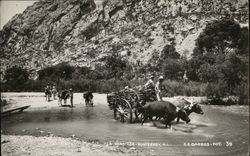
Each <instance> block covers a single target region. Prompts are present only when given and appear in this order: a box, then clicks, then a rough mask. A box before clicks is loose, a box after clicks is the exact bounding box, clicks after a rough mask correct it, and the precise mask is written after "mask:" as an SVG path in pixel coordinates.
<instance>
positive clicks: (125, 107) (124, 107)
mask: <svg viewBox="0 0 250 156" xmlns="http://www.w3.org/2000/svg"><path fill="white" fill-rule="evenodd" d="M116 106H117V107H116V108H115V109H114V118H115V119H116V120H119V121H120V122H128V123H131V122H132V119H133V113H132V108H131V105H130V104H129V102H128V101H127V100H125V99H119V100H117V105H116Z"/></svg>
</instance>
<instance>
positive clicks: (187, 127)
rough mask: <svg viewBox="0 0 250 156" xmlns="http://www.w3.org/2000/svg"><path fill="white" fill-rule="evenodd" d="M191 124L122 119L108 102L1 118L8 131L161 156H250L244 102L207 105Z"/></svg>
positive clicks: (9, 132)
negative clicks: (135, 149)
mask: <svg viewBox="0 0 250 156" xmlns="http://www.w3.org/2000/svg"><path fill="white" fill-rule="evenodd" d="M202 109H203V111H204V112H205V114H204V115H198V114H191V115H190V119H191V122H190V123H189V124H185V123H184V122H180V123H179V124H175V122H173V123H172V129H165V128H164V125H163V124H161V123H160V122H155V123H154V124H155V125H154V124H153V123H150V122H147V123H145V124H144V125H143V126H141V125H140V123H133V124H128V123H120V122H118V121H115V120H114V119H113V116H112V111H111V110H109V108H108V106H106V105H103V104H96V105H95V107H85V106H84V105H83V104H77V105H75V107H74V108H73V109H72V108H69V107H51V108H46V107H45V108H30V109H27V110H25V111H24V112H23V113H19V114H15V115H12V116H8V117H5V118H2V119H1V130H2V133H3V134H11V135H17V134H18V135H34V136H44V135H48V134H50V135H51V134H53V135H54V136H62V137H71V136H72V135H73V136H74V137H76V138H79V139H82V140H85V141H90V142H98V143H102V144H110V145H125V146H133V147H134V146H135V147H138V148H141V149H147V150H149V149H150V150H153V151H154V152H155V154H156V155H247V153H248V148H249V145H248V139H249V129H248V128H249V113H248V107H246V106H244V107H241V106H237V107H236V106H228V107H221V106H204V105H203V106H202Z"/></svg>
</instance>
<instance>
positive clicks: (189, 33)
mask: <svg viewBox="0 0 250 156" xmlns="http://www.w3.org/2000/svg"><path fill="white" fill-rule="evenodd" d="M248 14H249V10H248V1H247V0H238V1H233V2H231V1H230V0H223V1H222V0H217V1H216V2H215V1H214V0H206V1H203V0H180V1H178V2H174V1H170V0H152V1H144V0H116V1H113V0H107V1H104V2H103V6H102V7H98V8H97V7H96V4H95V2H94V1H93V0H71V1H67V0H54V1H53V0H41V1H39V2H35V3H34V5H33V6H30V7H28V8H27V9H26V10H25V11H24V12H23V13H22V14H18V15H15V16H14V17H13V18H12V19H11V20H10V21H9V22H8V23H7V24H6V25H5V26H4V28H3V29H2V30H1V31H0V48H1V49H0V51H1V71H4V70H5V69H6V68H8V67H9V66H13V65H19V66H22V67H25V68H27V69H29V70H30V71H31V72H35V71H38V70H40V69H42V68H44V67H47V66H51V65H56V64H58V63H61V62H69V63H70V64H72V65H76V66H91V67H95V65H96V64H102V63H103V60H104V58H105V56H108V55H112V54H114V53H119V54H120V55H121V56H123V58H124V59H127V60H129V62H130V63H131V64H134V65H137V64H147V63H148V62H149V61H150V60H151V59H152V56H154V58H156V59H157V58H158V57H159V56H160V54H161V51H162V50H163V48H164V47H165V46H166V45H174V46H175V48H176V51H177V52H178V53H179V54H181V55H182V56H185V57H187V58H190V57H191V54H192V51H193V49H194V47H195V40H196V38H197V37H198V36H199V34H200V33H201V32H202V30H203V29H204V28H205V26H206V24H207V23H209V22H211V21H213V20H216V19H221V18H225V17H226V18H234V19H235V20H236V21H238V22H239V23H241V24H242V25H248V24H247V23H248V18H249V17H248Z"/></svg>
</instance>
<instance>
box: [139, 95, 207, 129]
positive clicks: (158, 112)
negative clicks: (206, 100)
mask: <svg viewBox="0 0 250 156" xmlns="http://www.w3.org/2000/svg"><path fill="white" fill-rule="evenodd" d="M139 111H140V112H141V113H142V115H141V124H142V125H143V123H144V122H145V121H146V120H147V119H148V118H149V119H150V121H153V119H154V120H159V119H161V118H163V119H164V123H165V127H166V128H168V127H169V128H170V127H171V122H172V121H174V120H175V119H177V123H179V120H180V119H181V120H183V121H185V122H186V123H189V122H190V121H191V120H190V118H189V115H190V114H191V113H192V112H194V113H197V114H201V115H202V114H204V112H203V110H202V109H201V106H200V105H199V104H197V103H195V102H192V101H191V102H188V101H187V100H185V99H177V100H175V101H173V102H169V101H154V102H147V103H146V104H145V105H144V106H143V107H142V108H141V109H140V110H139Z"/></svg>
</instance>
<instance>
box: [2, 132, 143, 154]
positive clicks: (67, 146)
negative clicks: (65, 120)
mask: <svg viewBox="0 0 250 156" xmlns="http://www.w3.org/2000/svg"><path fill="white" fill-rule="evenodd" d="M1 154H2V156H9V155H11V156H21V155H22V156H27V155H29V156H85V155H86V156H126V155H144V154H142V153H141V152H139V151H138V150H137V149H135V148H133V147H130V148H126V147H118V146H109V145H101V144H98V143H87V142H84V141H80V140H77V139H72V138H61V137H53V136H48V137H34V136H19V135H1Z"/></svg>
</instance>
